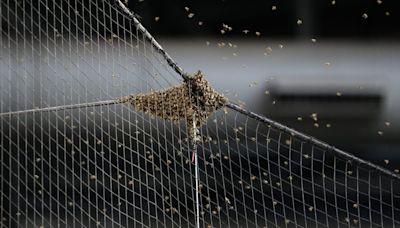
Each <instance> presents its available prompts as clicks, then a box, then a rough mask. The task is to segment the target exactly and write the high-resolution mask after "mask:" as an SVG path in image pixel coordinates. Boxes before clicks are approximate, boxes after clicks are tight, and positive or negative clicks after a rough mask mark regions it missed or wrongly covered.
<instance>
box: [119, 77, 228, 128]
mask: <svg viewBox="0 0 400 228" xmlns="http://www.w3.org/2000/svg"><path fill="white" fill-rule="evenodd" d="M122 99H123V100H122V101H123V102H127V103H130V104H131V105H132V106H134V107H135V109H136V110H138V111H141V112H144V113H148V114H151V115H154V116H157V117H160V118H163V119H168V120H171V121H179V120H186V121H187V123H188V126H192V124H193V122H195V124H196V128H199V127H201V126H202V125H203V124H204V123H205V122H206V121H207V118H208V116H210V114H211V113H212V112H214V111H216V110H218V109H220V108H221V107H223V106H225V104H226V103H227V102H228V100H227V98H225V97H224V96H222V95H220V94H218V93H217V92H216V91H215V90H214V89H213V88H212V87H211V86H210V85H209V83H208V81H207V80H206V79H204V76H203V74H202V73H201V71H198V72H197V73H195V74H194V75H193V76H191V77H188V79H187V80H186V81H185V82H184V83H182V84H181V85H179V86H175V87H173V88H170V89H167V90H164V91H156V92H150V93H146V94H138V95H129V96H127V97H123V98H122ZM188 129H189V130H188V131H189V134H190V135H192V134H193V133H194V132H193V130H194V129H193V128H192V127H188Z"/></svg>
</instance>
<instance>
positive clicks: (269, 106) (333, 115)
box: [128, 0, 400, 171]
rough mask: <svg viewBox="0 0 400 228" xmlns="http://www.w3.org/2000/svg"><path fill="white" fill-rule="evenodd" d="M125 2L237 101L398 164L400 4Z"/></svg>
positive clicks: (182, 58)
mask: <svg viewBox="0 0 400 228" xmlns="http://www.w3.org/2000/svg"><path fill="white" fill-rule="evenodd" d="M128 4H129V8H130V9H132V10H133V11H134V12H136V13H137V14H138V15H139V16H140V18H141V22H142V23H143V24H144V26H145V27H146V28H148V29H149V30H150V33H152V34H153V35H154V36H155V37H156V39H158V40H159V42H160V43H161V44H162V45H163V46H164V47H165V48H166V50H167V52H168V53H170V55H172V56H173V58H174V59H176V60H177V61H178V63H179V64H180V65H181V66H182V67H183V68H184V69H185V70H186V71H189V72H194V71H197V70H202V71H203V72H204V73H205V74H206V77H207V78H208V80H209V81H210V82H211V83H212V84H213V85H214V87H215V88H216V89H217V90H218V91H219V92H221V93H224V94H226V95H227V96H228V97H229V98H230V99H231V101H233V102H236V103H239V104H242V105H245V106H246V107H247V108H248V109H250V110H252V111H255V112H259V113H262V114H263V115H266V116H267V117H269V118H272V119H274V120H277V121H280V122H282V123H284V124H286V125H288V126H290V127H293V128H295V129H298V130H300V131H303V132H305V133H307V134H310V135H312V136H314V137H316V138H319V139H322V140H324V141H327V142H328V143H330V144H332V145H335V146H336V147H339V148H341V149H344V150H346V151H349V152H351V153H353V154H356V155H358V156H360V157H362V158H365V159H368V160H371V161H373V162H375V163H377V164H380V165H383V166H386V167H388V168H389V169H391V170H395V169H399V164H400V126H399V125H400V115H399V113H400V105H399V102H400V77H399V75H398V73H399V72H400V39H399V38H400V30H399V28H400V16H399V13H400V12H399V11H400V2H399V1H395V0H352V1H344V0H323V1H321V0H280V1H276V0H267V1H265V0H253V1H238V0H202V1H182V0H180V1H177V0H173V1H154V0H136V1H133V0H130V1H129V2H128ZM397 171H398V170H397Z"/></svg>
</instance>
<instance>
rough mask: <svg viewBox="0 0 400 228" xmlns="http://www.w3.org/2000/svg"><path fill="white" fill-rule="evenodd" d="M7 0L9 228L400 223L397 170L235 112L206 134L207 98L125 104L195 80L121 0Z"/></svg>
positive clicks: (1, 104)
mask: <svg viewBox="0 0 400 228" xmlns="http://www.w3.org/2000/svg"><path fill="white" fill-rule="evenodd" d="M0 4H1V5H0V15H1V18H0V25H1V28H0V29H1V30H0V31H1V34H0V113H2V114H0V161H1V162H0V200H1V207H0V218H1V226H2V227H96V226H100V227H276V226H281V227H294V226H297V227H342V226H347V227H366V226H368V227H389V226H390V227H398V226H400V178H399V176H398V175H397V174H394V173H391V172H390V171H387V170H386V169H383V168H381V167H378V166H375V165H373V164H371V163H369V162H366V161H364V160H361V159H359V158H356V157H354V156H352V155H350V154H347V153H345V152H343V151H341V150H338V149H335V148H334V147H330V146H329V145H327V144H325V143H322V142H320V141H318V140H316V139H313V138H311V137H308V136H305V135H303V134H302V133H299V132H297V131H294V130H291V129H289V128H287V127H285V126H283V125H281V124H279V123H275V122H273V121H270V120H269V119H267V118H265V117H262V116H259V115H257V114H254V113H251V112H248V111H246V110H244V109H242V108H241V107H239V106H237V105H235V104H231V103H230V104H227V106H226V107H224V108H222V109H219V110H217V111H215V112H213V113H212V114H211V116H209V117H208V119H207V121H206V123H205V124H197V120H196V117H198V116H195V118H194V120H193V119H192V118H191V117H190V116H189V117H188V116H186V118H184V117H183V116H184V115H188V114H191V113H193V112H190V110H191V108H193V107H197V108H198V107H206V106H207V105H210V107H214V106H213V104H210V103H208V102H209V101H210V100H208V99H205V96H204V94H199V91H198V90H197V91H196V90H195V92H194V93H192V92H193V91H191V90H190V89H189V90H184V91H185V92H183V93H186V92H188V91H190V92H189V94H182V96H186V97H194V98H196V99H195V100H192V99H191V100H190V101H189V102H173V100H174V99H167V98H165V99H161V100H158V101H159V103H153V102H151V101H150V100H149V101H147V100H146V101H147V103H148V104H147V105H148V106H147V108H146V106H145V105H143V106H141V108H137V109H135V107H133V106H132V105H128V104H124V103H123V102H122V101H121V100H119V98H121V97H125V96H128V95H130V94H133V95H135V94H151V93H152V92H153V93H155V92H156V91H165V90H166V89H169V88H173V87H174V86H179V85H181V84H182V79H181V76H184V78H185V81H188V78H187V77H188V76H187V75H186V74H184V73H182V72H183V71H182V69H180V68H179V67H177V66H176V64H175V63H174V62H173V60H172V59H170V58H169V56H168V55H167V54H166V53H165V52H164V51H163V50H162V48H161V46H159V45H158V44H157V43H156V42H155V40H154V39H152V38H151V36H150V34H148V33H147V32H146V31H145V30H144V28H143V27H142V26H141V25H140V24H138V22H137V21H135V18H134V15H133V14H131V13H130V12H128V11H127V9H126V8H124V7H123V5H122V3H121V2H120V1H114V0H95V1H78V0H75V1H50V0H45V1H15V0H2V1H1V2H0ZM177 73H178V74H177ZM189 81H190V80H189ZM175 95H176V94H175ZM178 97H179V96H178ZM178 100H179V99H178ZM166 101H169V102H168V103H165V102H166ZM86 103H90V105H89V104H86ZM74 104H81V105H74ZM155 105H157V106H155ZM176 105H180V106H179V107H178V108H177V106H176ZM54 106H56V108H51V107H54ZM72 108H74V109H72ZM43 109H44V110H46V111H43ZM186 109H187V110H186ZM21 110H31V111H29V112H18V111H21ZM151 110H157V111H151ZM173 110H181V112H180V114H179V118H172V119H171V118H162V117H163V115H167V116H168V115H170V114H171V113H173ZM182 110H186V111H182ZM207 110H208V109H207ZM210 110H212V111H214V110H213V109H210ZM142 111H144V112H142ZM164 111H165V112H164ZM192 111H193V110H192ZM155 112H156V113H155ZM168 113H169V114H168ZM208 114H209V113H207V116H208ZM182 115H183V116H182ZM191 121H193V122H194V123H191ZM197 127H200V128H199V132H198V134H197V135H195V136H192V133H193V134H195V133H196V128H197ZM190 129H192V131H191V130H190ZM193 130H194V131H193ZM195 139H196V140H195ZM196 186H198V187H196Z"/></svg>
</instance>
